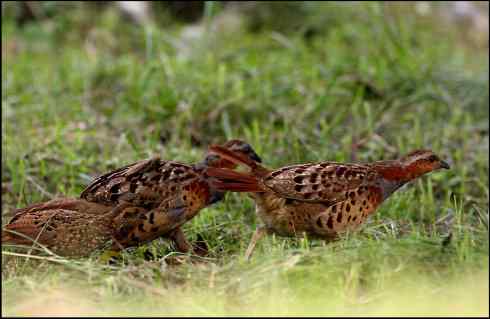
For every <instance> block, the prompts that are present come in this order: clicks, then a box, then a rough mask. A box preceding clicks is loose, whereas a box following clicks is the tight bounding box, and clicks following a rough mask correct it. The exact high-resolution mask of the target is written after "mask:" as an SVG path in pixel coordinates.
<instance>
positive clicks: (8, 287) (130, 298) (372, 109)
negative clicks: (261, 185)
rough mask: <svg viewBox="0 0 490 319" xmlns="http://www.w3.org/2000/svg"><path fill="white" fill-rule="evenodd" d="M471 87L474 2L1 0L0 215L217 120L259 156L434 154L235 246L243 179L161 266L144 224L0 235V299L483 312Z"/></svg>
mask: <svg viewBox="0 0 490 319" xmlns="http://www.w3.org/2000/svg"><path fill="white" fill-rule="evenodd" d="M488 92H489V86H488V3H487V2H469V1H463V2H458V3H455V2H454V3H451V2H438V3H430V2H425V1H424V2H407V3H390V4H388V3H382V2H364V3H358V2H347V3H339V2H319V3H317V2H310V1H304V2H274V3H273V2H245V3H239V2H226V3H225V2H220V1H206V2H201V1H190V2H183V1H171V2H166V3H152V2H143V3H139V4H135V3H134V2H130V1H119V2H110V1H108V2H102V1H100V2H93V3H84V2H65V3H62V4H61V3H57V2H54V1H45V2H35V1H21V2H17V3H13V2H10V3H5V2H2V222H3V223H5V222H7V221H8V220H9V219H10V218H11V216H12V211H13V209H15V208H18V207H23V206H26V205H28V204H30V203H33V202H37V201H44V200H49V199H51V198H55V197H58V196H78V194H79V193H80V191H81V190H82V189H83V188H84V187H85V186H86V185H87V184H88V183H89V182H90V180H91V179H92V178H93V177H95V176H97V175H99V174H101V173H103V172H107V171H109V170H111V169H114V168H117V167H120V166H122V165H126V164H129V163H132V162H134V161H137V160H140V159H144V158H148V157H150V156H154V155H157V154H158V155H160V156H162V158H167V159H173V160H179V161H183V162H189V163H191V162H196V161H199V160H200V159H201V158H202V157H203V154H204V153H205V150H206V147H207V145H209V144H210V143H222V142H224V141H225V140H227V139H230V138H241V139H244V140H247V141H248V142H250V143H251V145H252V146H253V147H254V148H255V150H256V151H257V152H258V153H259V154H260V155H261V156H262V158H263V160H264V164H265V165H266V166H268V167H279V166H284V165H288V164H294V163H302V162H308V161H322V160H332V161H374V160H380V159H393V158H396V157H398V156H400V155H403V154H404V153H406V152H408V151H411V150H413V149H417V148H430V149H432V150H434V151H435V152H436V153H437V154H439V155H440V156H441V157H442V158H444V159H446V160H447V161H448V162H449V163H450V164H451V170H450V171H444V172H437V173H434V174H431V175H430V176H427V177H424V178H422V179H419V180H417V181H416V182H415V183H413V184H411V185H408V186H407V187H405V188H404V189H403V190H401V191H399V192H397V193H396V194H395V195H394V196H392V197H391V198H390V199H389V200H388V201H387V202H386V203H384V204H383V205H382V206H381V207H380V209H379V210H378V213H377V214H375V215H374V216H373V217H372V219H371V220H370V221H369V222H368V223H367V224H366V225H365V227H364V228H363V229H362V230H361V231H360V232H357V233H354V234H348V235H347V236H346V238H344V239H343V240H341V241H339V242H335V243H333V244H329V245H324V243H323V242H322V241H316V240H309V239H292V238H287V239H285V238H279V237H274V236H271V237H269V238H267V239H266V240H264V241H263V242H261V243H260V244H259V245H258V247H257V251H256V254H255V255H254V258H253V260H252V261H251V262H250V263H247V262H245V261H244V260H243V254H244V251H245V248H246V246H247V244H248V241H249V239H250V237H251V234H252V232H253V230H254V229H255V226H256V225H257V224H258V223H259V221H258V219H257V218H256V217H255V214H254V206H253V202H252V201H251V199H249V198H248V197H246V196H245V195H243V194H228V195H227V197H226V200H225V201H224V202H221V203H218V204H216V205H213V206H211V207H209V208H206V209H204V210H203V211H202V212H201V213H200V214H199V215H198V216H197V217H196V218H195V219H193V220H192V221H191V222H189V223H188V224H186V226H185V232H186V234H187V235H188V237H189V238H190V239H191V240H194V239H196V236H197V234H200V235H201V236H202V237H203V238H204V239H205V240H206V242H207V244H208V246H209V247H210V249H211V252H210V256H209V258H208V259H206V260H205V261H204V262H202V263H200V264H197V265H196V264H193V263H190V262H184V263H183V264H182V265H180V266H178V267H174V266H169V265H167V264H166V262H165V256H167V255H168V254H171V252H172V251H173V249H172V247H170V245H169V243H168V242H166V241H164V240H155V241H154V242H152V243H150V244H147V245H144V246H141V247H138V248H135V249H130V250H128V251H126V252H124V254H123V256H122V258H121V260H119V261H117V262H116V263H114V264H111V265H107V264H104V263H102V262H100V261H99V259H98V258H97V256H96V255H94V256H93V257H91V258H88V259H82V260H66V259H63V258H53V257H43V256H37V259H33V258H30V257H29V255H27V252H26V254H24V255H23V256H12V254H11V250H10V249H9V248H6V247H4V248H3V251H2V253H3V261H2V288H3V289H2V297H3V298H2V306H3V307H2V309H3V310H2V312H3V313H2V314H4V315H26V314H30V315H35V314H48V315H51V314H99V315H100V314H106V315H107V314H112V315H116V314H126V315H128V314H130V315H131V314H132V315H135V314H136V315H151V314H153V315H182V314H201V315H213V314H221V315H230V314H235V315H239V314H244V315H253V314H266V315H267V314H269V315H270V314H283V315H288V314H296V315H302V314H303V315H305V314H309V315H341V314H347V315H354V314H365V313H367V314H419V315H420V314H424V315H425V314H446V315H447V314H461V315H463V314H486V315H488V143H489V142H488V121H489V110H488ZM31 257H32V256H31Z"/></svg>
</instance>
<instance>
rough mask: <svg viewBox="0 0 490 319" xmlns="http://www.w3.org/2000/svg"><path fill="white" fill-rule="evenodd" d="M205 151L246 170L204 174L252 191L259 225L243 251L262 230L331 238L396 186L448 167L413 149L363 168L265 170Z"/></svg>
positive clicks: (324, 165) (223, 152) (219, 185)
mask: <svg viewBox="0 0 490 319" xmlns="http://www.w3.org/2000/svg"><path fill="white" fill-rule="evenodd" d="M210 151H211V152H214V153H216V154H218V155H220V156H221V157H223V158H225V159H227V160H229V161H233V162H235V163H237V164H244V165H246V166H248V167H250V168H251V173H249V174H244V173H239V172H235V171H232V170H228V169H220V168H209V169H207V170H206V174H207V175H208V176H210V177H212V178H214V180H213V181H212V182H211V184H212V185H213V186H214V187H215V188H216V189H218V190H222V191H238V192H252V197H253V198H254V199H255V202H256V211H257V214H258V216H259V217H260V219H261V220H262V221H263V223H264V224H265V227H264V228H259V229H258V230H257V232H256V233H255V234H254V237H253V240H252V242H251V245H250V246H249V249H248V250H247V254H246V255H247V258H248V257H249V256H250V254H251V252H252V250H253V246H254V245H255V243H256V241H257V240H258V239H259V238H260V237H262V236H263V235H264V234H265V233H266V232H274V233H276V234H278V235H282V236H297V235H302V234H303V233H307V234H308V235H309V236H313V237H321V238H335V237H337V235H338V234H339V233H342V232H345V231H346V230H349V229H355V228H357V227H358V226H359V225H360V224H361V223H363V222H364V221H365V220H366V219H367V217H368V216H369V215H371V214H372V213H374V212H375V211H376V209H377V208H378V206H379V205H380V204H381V203H382V202H383V201H384V200H385V199H386V198H387V197H388V196H389V195H390V194H392V193H393V192H394V191H396V190H397V189H398V188H399V187H401V186H403V185H404V184H406V183H407V182H409V181H411V180H413V179H415V178H417V177H419V176H422V175H424V174H426V173H428V172H431V171H433V170H435V169H438V168H449V165H448V164H447V163H445V162H444V161H442V160H440V159H439V158H438V157H437V156H436V155H435V154H433V153H432V152H431V151H415V152H412V153H410V154H408V155H407V156H405V157H403V158H401V159H399V160H394V161H378V162H373V163H366V164H352V163H336V162H321V163H310V164H300V165H292V166H286V167H282V168H279V169H276V170H268V169H266V168H264V167H262V166H260V165H259V164H257V163H255V162H253V161H250V160H248V159H247V158H245V157H243V156H241V154H237V153H234V152H230V151H229V150H227V149H224V148H222V147H220V146H211V147H210Z"/></svg>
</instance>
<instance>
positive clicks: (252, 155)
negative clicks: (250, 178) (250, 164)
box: [250, 152, 262, 163]
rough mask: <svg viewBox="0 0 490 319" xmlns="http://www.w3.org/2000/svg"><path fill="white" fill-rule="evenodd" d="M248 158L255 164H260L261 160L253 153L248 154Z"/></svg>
mask: <svg viewBox="0 0 490 319" xmlns="http://www.w3.org/2000/svg"><path fill="white" fill-rule="evenodd" d="M250 158H251V159H253V160H254V161H256V162H257V163H262V159H261V158H260V156H259V155H257V153H255V152H252V154H250Z"/></svg>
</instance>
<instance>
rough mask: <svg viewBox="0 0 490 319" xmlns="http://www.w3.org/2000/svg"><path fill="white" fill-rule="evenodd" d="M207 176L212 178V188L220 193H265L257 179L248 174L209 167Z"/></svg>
mask: <svg viewBox="0 0 490 319" xmlns="http://www.w3.org/2000/svg"><path fill="white" fill-rule="evenodd" d="M205 174H206V175H208V176H210V177H212V178H210V180H209V183H210V184H211V186H212V187H213V188H215V189H217V190H219V191H232V192H254V193H260V192H264V191H265V189H264V188H263V186H261V184H260V182H259V180H258V178H257V177H255V176H254V175H251V174H247V173H240V172H235V171H233V170H231V169H227V168H215V167H208V168H206V170H205Z"/></svg>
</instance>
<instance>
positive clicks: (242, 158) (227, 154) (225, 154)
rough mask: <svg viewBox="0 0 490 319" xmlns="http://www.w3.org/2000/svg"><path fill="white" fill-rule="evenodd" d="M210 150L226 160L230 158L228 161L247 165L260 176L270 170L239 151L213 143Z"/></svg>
mask: <svg viewBox="0 0 490 319" xmlns="http://www.w3.org/2000/svg"><path fill="white" fill-rule="evenodd" d="M209 152H211V153H215V154H217V155H219V156H221V157H222V158H224V159H225V160H228V161H230V162H232V163H235V164H237V165H245V166H247V167H249V168H251V169H252V171H253V172H254V173H255V174H256V175H258V176H263V175H265V174H267V173H268V172H269V170H268V169H266V168H265V167H263V166H261V165H260V164H258V163H257V162H255V161H254V160H252V159H250V158H249V157H247V156H246V155H244V154H241V153H238V152H233V151H230V150H229V149H227V148H225V147H223V146H220V145H211V146H210V147H209Z"/></svg>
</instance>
